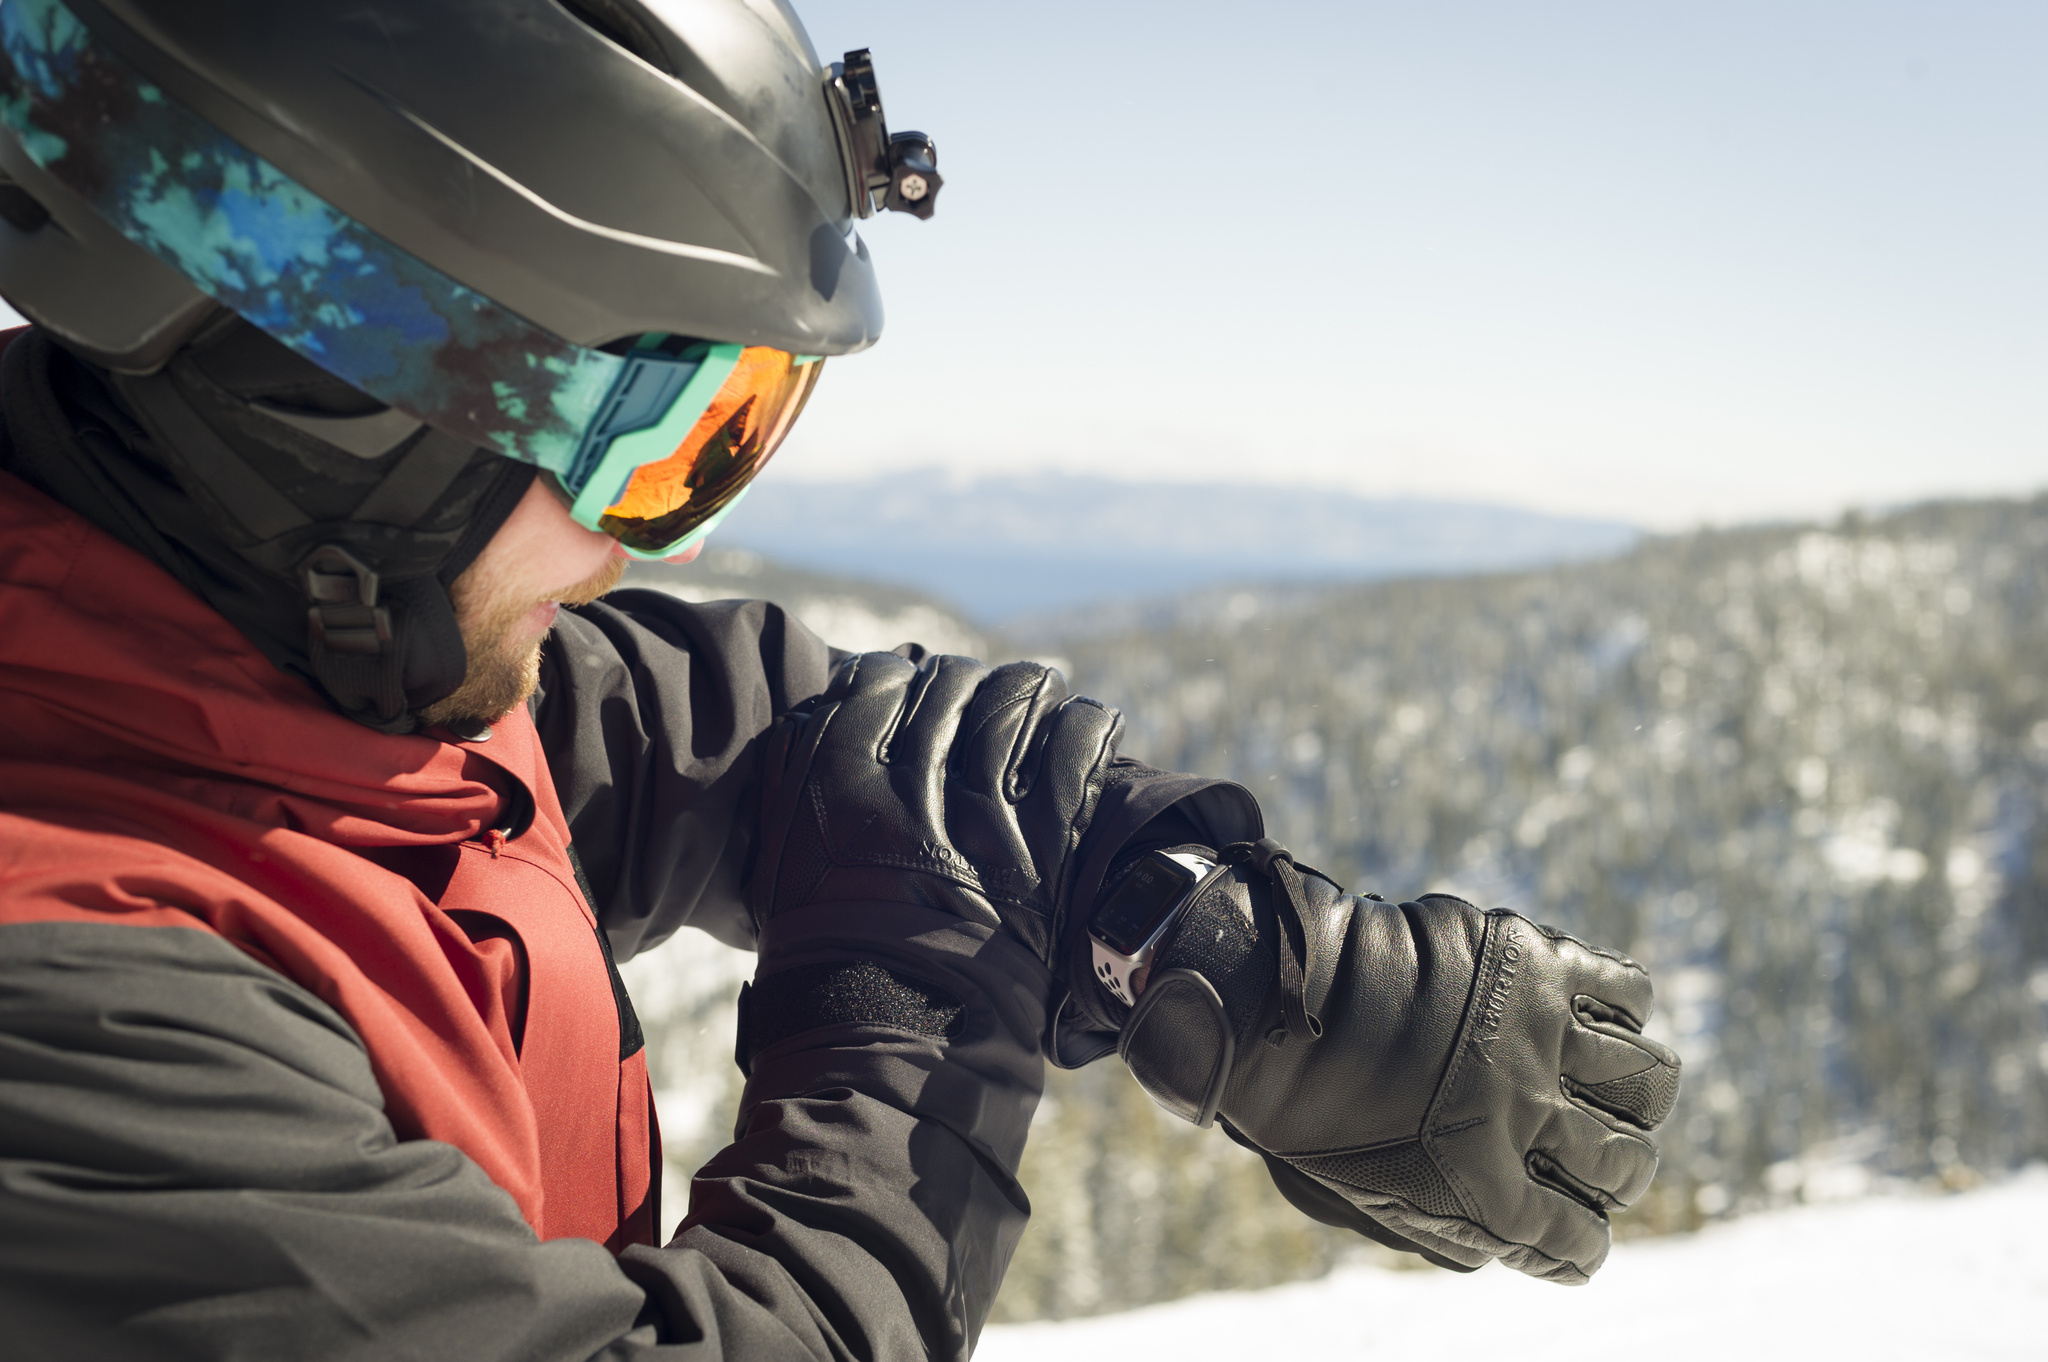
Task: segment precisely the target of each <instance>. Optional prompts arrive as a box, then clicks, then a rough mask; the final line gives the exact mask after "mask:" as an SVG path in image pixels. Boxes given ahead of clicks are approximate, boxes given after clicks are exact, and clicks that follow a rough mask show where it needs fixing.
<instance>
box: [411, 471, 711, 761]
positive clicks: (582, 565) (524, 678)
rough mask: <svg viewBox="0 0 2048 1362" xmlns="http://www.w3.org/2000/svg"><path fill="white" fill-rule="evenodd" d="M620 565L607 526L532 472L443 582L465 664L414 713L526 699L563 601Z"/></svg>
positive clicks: (612, 577)
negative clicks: (486, 535) (471, 554)
mask: <svg viewBox="0 0 2048 1362" xmlns="http://www.w3.org/2000/svg"><path fill="white" fill-rule="evenodd" d="M692 556H694V555H692ZM625 570H626V557H625V551H624V550H623V549H621V548H620V547H619V546H618V544H617V543H616V542H615V541H614V540H613V539H612V538H611V536H610V535H606V534H600V533H598V532H597V531H595V530H586V529H584V528H583V527H582V526H581V525H578V524H577V523H576V522H575V521H574V520H572V519H570V518H569V510H568V508H567V507H566V506H564V505H563V504H562V500H561V498H560V497H559V496H558V495H556V494H555V493H554V492H553V491H552V490H551V488H550V483H549V480H548V479H546V478H535V479H534V480H533V484H532V485H531V486H530V487H528V488H527V489H526V495H525V496H524V497H523V498H521V499H520V502H519V505H518V506H517V507H515V508H514V509H513V511H512V514H511V516H510V517H509V518H507V520H506V521H505V523H504V525H503V526H502V527H501V528H500V529H499V530H498V533H497V534H496V535H494V536H493V537H492V539H491V542H490V543H488V544H486V545H485V546H484V550H483V552H482V553H480V554H478V555H477V557H476V561H475V562H473V563H471V564H470V565H469V567H468V568H467V569H465V570H464V572H463V573H462V575H461V576H460V577H457V578H456V579H455V583H454V586H453V587H452V588H451V589H450V591H449V596H450V597H451V598H452V599H453V601H454V603H455V618H456V621H457V623H459V624H460V625H461V626H462V643H463V646H464V647H465V648H466V649H467V650H468V652H469V669H468V671H467V672H466V673H465V674H464V676H463V678H462V685H461V686H459V687H457V688H456V689H455V691H453V692H452V693H451V694H449V695H448V696H447V697H446V698H444V699H442V700H439V701H437V702H435V703H434V704H432V705H429V706H428V707H427V708H426V709H423V710H421V711H420V718H421V719H423V720H425V721H426V722H427V723H430V724H442V723H449V722H452V721H455V720H460V719H476V720H481V721H482V722H484V723H496V722H497V721H498V720H499V719H502V718H504V717H505V716H506V715H507V714H509V713H511V712H512V711H513V710H514V709H516V708H517V707H518V706H520V705H523V704H525V703H526V701H527V700H528V699H529V698H530V697H531V696H532V695H533V692H534V688H535V687H536V686H538V685H539V683H540V646H541V643H542V641H543V640H544V639H546V637H547V634H548V630H549V629H550V628H552V627H553V626H554V623H555V615H556V613H557V611H558V610H559V608H560V607H561V606H564V605H583V604H585V603H587V602H589V601H594V600H596V599H597V598H598V597H599V596H602V595H604V593H605V592H607V591H610V590H611V589H612V588H613V587H615V586H617V585H618V584H619V575H620V574H621V573H623V572H624V571H625Z"/></svg>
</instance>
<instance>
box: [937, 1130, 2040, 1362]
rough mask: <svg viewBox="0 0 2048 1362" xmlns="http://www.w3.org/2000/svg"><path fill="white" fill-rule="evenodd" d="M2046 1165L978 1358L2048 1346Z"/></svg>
mask: <svg viewBox="0 0 2048 1362" xmlns="http://www.w3.org/2000/svg"><path fill="white" fill-rule="evenodd" d="M2043 1224H2048V1170H2040V1169H2037V1170H2035V1171H2032V1172H2030V1173H2028V1174H2026V1175H2023V1176H2021V1177H2018V1178H2015V1179H2013V1180H2012V1181H2010V1182H2006V1183H2004V1184H2002V1185H1999V1186H1995V1187H1989V1188H1984V1189H1981V1190H1978V1191H1975V1192H1969V1193H1965V1194H1963V1195H1960V1196H1949V1197H1916V1196H1895V1197H1873V1198H1871V1199H1868V1200H1864V1201H1858V1202H1851V1203H1846V1204H1840V1205H1832V1206H1815V1207H1804V1208H1800V1209H1795V1210H1789V1211H1778V1212H1773V1213H1769V1214H1764V1215H1756V1216H1752V1217H1749V1218H1747V1219H1743V1220H1739V1221H1735V1222H1733V1223H1728V1224H1722V1225H1716V1226H1713V1227H1710V1228H1708V1229H1706V1230H1704V1231H1702V1232H1701V1233H1699V1234H1697V1235H1691V1236H1686V1237H1681V1238H1671V1239H1661V1240H1647V1241H1637V1242H1634V1243H1626V1244H1622V1245H1619V1246H1617V1247H1616V1249H1615V1250H1614V1254H1613V1256H1612V1257H1611V1258H1610V1259H1609V1260H1608V1263H1607V1266H1606V1268H1605V1269H1604V1270H1603V1271H1602V1272H1601V1273H1600V1275H1599V1276H1598V1277H1596V1278H1595V1279H1594V1280H1593V1283H1592V1284H1591V1285H1590V1286H1586V1287H1580V1288H1570V1287H1559V1286H1551V1285H1548V1284H1546V1283H1543V1282H1537V1281H1532V1280H1530V1279H1529V1278H1526V1277H1522V1276H1520V1275H1518V1274H1516V1273H1513V1272H1509V1271H1507V1270H1505V1269H1503V1268H1501V1267H1499V1266H1494V1267H1489V1268H1485V1269H1483V1270H1481V1271H1480V1272H1477V1273H1475V1274H1473V1275H1471V1276H1457V1275H1454V1274H1452V1273H1448V1272H1437V1271H1427V1270H1425V1271H1414V1272H1392V1271H1387V1270H1384V1269H1378V1268H1365V1267H1361V1268H1352V1269H1347V1270H1340V1271H1339V1272H1336V1273H1333V1274H1332V1275H1331V1276H1329V1277H1326V1278H1324V1279H1323V1280H1321V1281H1316V1282H1306V1283H1302V1284H1300V1285H1297V1286H1285V1287H1278V1288H1275V1289H1273V1290H1270V1291H1259V1292H1246V1293H1242V1294H1226V1295H1212V1296H1197V1297H1194V1298H1192V1299H1190V1300H1185V1301H1179V1302H1175V1303H1173V1304H1171V1305H1161V1306H1154V1307H1151V1308H1149V1309H1145V1310H1134V1311H1132V1312H1130V1313H1129V1314H1124V1315H1109V1316H1104V1317H1101V1318H1097V1319H1083V1320H1071V1321H1067V1322H1065V1323H1059V1324H1018V1325H1007V1326H1000V1327H996V1328H991V1329H989V1330H988V1331H987V1333H986V1334H985V1335H984V1336H983V1337H982V1340H981V1346H980V1348H979V1350H978V1351H977V1352H976V1354H975V1357H976V1362H1026V1360H1027V1359H1029V1360H1030V1362H1039V1360H1040V1359H1046V1358H1057V1359H1058V1360H1059V1362H1129V1359H1133V1358H1157V1357H1169V1358H1177V1357H1188V1358H1233V1359H1235V1358H1244V1359H1258V1360H1259V1362H1265V1359H1268V1358H1270V1359H1272V1362H1295V1359H1301V1362H1334V1360H1335V1359H1349V1358H1389V1359H1394V1358H1403V1359H1405V1358H1418V1359H1419V1358H1423V1357H1436V1356H1442V1355H1445V1354H1447V1353H1448V1354H1454V1355H1456V1356H1459V1357H1473V1358H1502V1359H1513V1362H1552V1360H1553V1359H1555V1360H1556V1362H1565V1360H1566V1359H1569V1360H1570V1362H1585V1359H1587V1358H1590V1357H1633V1358H1644V1359H1650V1360H1651V1362H1731V1359H1740V1360H1741V1362H1775V1359H1780V1358H1783V1359H1799V1362H1811V1360H1812V1359H1822V1358H1852V1359H1854V1360H1855V1362H1892V1360H1893V1359H1900V1360H1901V1362H1903V1360H1904V1359H1912V1362H1945V1360H1946V1359H1951V1358H1954V1359H1963V1358H1967V1359H1971V1362H1989V1360H1991V1359H2006V1358H2011V1359H2021V1358H2024V1359H2029V1362H2040V1359H2044V1358H2048V1242H2044V1240H2043V1238H2042V1235H2041V1228H2040V1227H2041V1226H2042V1225H2043Z"/></svg>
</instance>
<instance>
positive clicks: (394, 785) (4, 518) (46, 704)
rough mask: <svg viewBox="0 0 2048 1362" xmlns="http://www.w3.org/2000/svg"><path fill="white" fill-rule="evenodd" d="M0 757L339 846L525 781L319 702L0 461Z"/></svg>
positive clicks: (409, 842)
mask: <svg viewBox="0 0 2048 1362" xmlns="http://www.w3.org/2000/svg"><path fill="white" fill-rule="evenodd" d="M0 760H4V761H24V760H25V761H31V762H48V763H51V764H53V765H56V766H62V767H68V768H70V769H72V770H74V771H79V772H92V773H95V774H97V775H100V776H105V777H119V778H121V779H124V780H125V781H127V782H130V783H134V784H140V785H147V786H149V787H151V788H154V789H156V790H159V791H164V792H167V793H169V792H175V793H176V794H177V795H179V796H180V797H182V798H183V799H185V800H188V801H190V802H193V803H197V804H200V805H204V806H207V807H210V808H213V809H215V810H218V811H219V812H222V813H228V814H232V815H233V816H235V817H238V818H242V819H246V820H249V821H252V822H255V823H258V824H262V825H266V826H274V827H282V828H289V829H291V830H293V831H297V832H304V833H307V834H309V835H311V836H313V837H316V838H318V839H320V840H321V841H324V842H329V843H332V844H335V845H338V846H346V847H355V848H360V847H385V846H416V845H426V844H431V843H443V842H459V841H462V840H465V839H467V838H471V837H476V836H478V835H480V834H481V833H483V832H485V831H487V830H488V829H490V828H492V827H497V826H502V825H503V824H502V823H501V822H499V821H498V820H499V819H500V818H501V816H502V815H503V814H504V812H505V811H507V810H508V806H513V805H525V806H526V807H527V808H529V809H530V808H531V803H530V800H531V797H532V794H533V792H531V791H528V790H526V789H525V788H524V785H523V783H522V782H521V781H520V780H518V779H517V778H516V777H514V776H513V775H511V774H510V773H509V772H508V771H506V770H504V769H503V768H502V767H500V766H499V765H498V764H497V763H496V762H494V761H492V760H491V759H489V758H488V757H487V756H485V755H484V754H483V753H482V752H481V751H480V750H478V747H477V745H475V744H463V743H457V742H454V741H441V740H438V739H436V738H434V737H431V736H427V735H424V734H409V735H394V734H383V733H377V732H373V731H370V730H367V729H365V728H363V727H362V726H361V725H359V724H356V723H354V722H352V721H351V720H349V719H347V718H345V717H343V716H342V715H340V714H338V713H336V712H335V711H334V710H333V709H332V708H331V707H330V706H329V705H328V704H327V703H326V702H325V701H324V700H323V699H322V698H321V697H320V696H319V695H318V694H316V693H315V692H314V690H313V689H312V687H311V686H309V685H308V684H306V683H305V682H303V681H300V680H298V679H296V678H294V677H291V676H288V675H286V674H285V673H284V672H281V671H279V670H278V669H277V668H276V667H275V666H273V665H272V664H271V662H270V660H269V659H268V658H266V657H265V656H264V655H263V654H262V653H260V652H258V651H257V650H256V648H255V647H254V646H253V645H252V644H250V643H249V641H248V640H247V639H245V638H244V637H243V636H242V635H241V634H240V633H239V632H238V631H237V630H236V629H235V628H234V626H232V625H230V624H229V623H228V622H227V621H226V620H225V619H223V618H221V616H220V615H218V614H217V613H215V612H214V611H213V610H212V609H210V608H209V607H208V606H207V605H206V604H205V603H204V602H203V601H201V600H199V599H198V598H197V597H195V596H194V595H193V594H192V593H191V592H189V591H187V590H186V589H185V588H184V587H183V586H181V585H180V584H179V583H178V582H176V581H175V580H173V579H172V578H171V577H170V576H169V575H168V574H167V573H165V572H164V571H163V570H162V569H160V568H158V567H157V566H156V565H155V564H153V563H151V562H150V561H149V560H147V559H146V558H144V557H143V556H142V555H141V554H139V553H137V552H135V551H134V550H133V549H130V548H128V547H127V546H125V545H123V544H121V543H118V542H116V541H115V540H113V539H112V538H110V537H109V536H107V535H105V534H103V533H101V532H100V531H99V530H98V529H96V528H95V527H93V526H92V525H90V524H88V523H87V522H86V521H85V520H84V519H83V518H82V517H80V516H79V515H77V514H75V513H74V512H72V511H70V510H68V509H67V508H65V507H63V506H60V505H59V504H57V503H56V502H55V501H53V500H51V499H50V498H49V497H47V496H44V495H43V494H42V493H40V492H38V491H36V490H35V489H33V488H31V487H29V486H28V485H27V484H26V483H24V482H22V481H21V480H20V479H18V478H15V477H12V476H10V475H8V474H5V473H0ZM8 802H14V801H13V800H12V799H10V800H9V801H8ZM515 812H516V810H515Z"/></svg>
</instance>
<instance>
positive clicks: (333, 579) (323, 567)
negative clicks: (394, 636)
mask: <svg viewBox="0 0 2048 1362" xmlns="http://www.w3.org/2000/svg"><path fill="white" fill-rule="evenodd" d="M299 582H300V584H301V585H302V586H303V587H304V588H305V592H306V599H307V601H309V602H310V603H311V607H310V608H309V609H308V610H307V611H306V627H307V630H308V632H309V633H310V635H311V638H312V642H313V645H314V647H315V648H320V649H325V650H326V651H327V652H330V653H350V654H354V655H357V656H375V655H377V654H379V653H382V652H383V651H385V649H387V648H388V647H390V645H391V611H390V609H389V608H388V607H385V606H381V605H378V604H377V588H378V580H377V571H376V569H375V568H372V567H370V566H369V565H368V564H366V563H364V562H363V561H362V560H361V559H360V558H357V557H356V556H355V555H354V554H352V553H350V552H349V551H348V550H347V549H345V548H343V547H341V546H340V545H339V544H322V545H321V546H320V547H319V548H317V549H314V550H313V552H312V553H310V554H308V555H307V556H306V560H305V561H304V562H303V563H301V564H300V565H299Z"/></svg>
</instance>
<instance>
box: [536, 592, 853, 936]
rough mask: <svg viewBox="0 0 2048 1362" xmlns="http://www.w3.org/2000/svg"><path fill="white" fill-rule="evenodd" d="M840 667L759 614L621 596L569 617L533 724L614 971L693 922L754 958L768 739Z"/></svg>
mask: <svg viewBox="0 0 2048 1362" xmlns="http://www.w3.org/2000/svg"><path fill="white" fill-rule="evenodd" d="M843 656H845V654H843V653H836V652H834V651H833V650H832V649H829V648H827V647H826V646H825V645H824V644H823V643H821V642H819V640H818V637H817V636H816V635H815V634H813V633H811V632H810V631H809V630H808V629H806V628H804V626H803V625H801V624H799V623H797V622H796V620H795V619H793V618H791V617H790V615H789V614H788V613H787V612H785V611H784V610H783V609H782V608H781V607H780V606H777V605H771V604H769V603H768V602H766V601H713V602H709V603H706V604H691V603H689V602H686V601H681V600H677V599H675V598H674V597H672V596H667V595H663V594H662V593H660V592H655V591H617V592H613V593H612V594H611V595H610V596H607V597H606V598H605V599H604V600H603V601H600V602H598V603H597V604H595V605H587V606H583V607H580V608H579V609H577V610H574V611H564V612H563V614H562V616H561V618H560V622H559V623H558V624H557V625H556V628H555V634H554V637H553V638H552V640H551V641H550V642H549V644H548V647H547V649H546V651H545V652H544V653H543V655H542V661H541V690H540V693H539V694H538V695H537V696H536V697H535V702H534V719H535V722H536V724H537V725H538V727H539V729H540V738H541V743H542V746H543V747H544V748H545V749H546V751H547V754H548V764H549V766H550V768H551V769H552V770H553V772H554V777H555V790H556V793H557V794H558V795H559V796H560V797H561V801H562V809H563V812H564V813H565V814H566V815H567V816H568V819H569V831H570V835H571V837H572V838H573V839H574V841H575V845H576V852H577V855H578V857H579V858H580V860H581V863H582V866H583V871H584V873H585V875H586V876H587V878H588V880H589V889H590V892H591V896H592V899H593V902H592V904H591V907H592V908H593V909H594V910H595V911H596V913H597V915H598V918H599V920H600V921H601V922H603V924H604V926H605V930H606V932H607V934H609V935H610V937H611V942H612V951H613V953H614V954H615V955H616V956H617V957H618V958H619V959H621V960H624V959H627V958H629V957H631V956H633V955H636V954H638V953H639V952H641V951H643V950H647V949H649V948H651V947H653V946H656V945H659V944H660V943H661V942H662V941H665V940H667V939H668V938H669V937H670V936H672V935H674V933H675V932H676V930H677V929H678V928H679V927H681V926H683V925H684V924H686V923H687V924H688V925H690V926H693V927H696V928H699V929H700V930H702V931H706V932H709V933H710V934H711V935H712V936H714V937H716V938H718V939H719V940H720V941H723V942H725V943H726V944H728V945H732V946H740V947H744V948H751V947H752V946H753V944H754V928H753V922H752V920H751V919H750V918H749V917H748V915H747V909H746V902H745V899H744V896H743V895H742V892H741V878H742V876H743V875H744V873H745V869H746V864H747V858H748V856H749V854H750V853H751V850H752V837H753V820H752V817H751V811H752V805H753V791H752V786H753V782H754V779H755V766H756V754H757V751H758V746H759V743H760V739H761V735H762V734H763V733H765V732H766V731H767V729H768V726H769V725H770V724H772V723H774V721H775V719H776V716H778V715H780V714H781V713H782V712H783V711H784V710H786V709H788V708H789V707H790V706H792V705H794V704H796V703H797V702H798V701H799V700H804V699H808V698H809V697H810V696H813V695H816V694H817V693H818V692H819V691H821V690H823V689H824V688H825V682H826V679H827V677H828V676H829V675H830V674H831V670H832V666H833V663H834V661H835V660H836V659H837V658H840V657H843Z"/></svg>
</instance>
